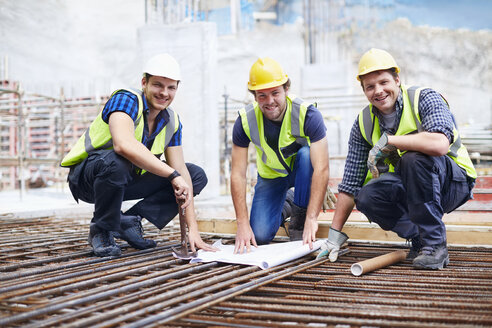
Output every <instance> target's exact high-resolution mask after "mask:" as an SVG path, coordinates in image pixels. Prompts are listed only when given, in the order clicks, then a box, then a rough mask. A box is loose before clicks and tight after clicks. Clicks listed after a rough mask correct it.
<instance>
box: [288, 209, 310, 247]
mask: <svg viewBox="0 0 492 328" xmlns="http://www.w3.org/2000/svg"><path fill="white" fill-rule="evenodd" d="M304 222H306V209H305V208H302V207H299V206H297V205H296V204H294V203H292V216H291V217H290V223H289V238H290V240H291V241H294V240H302V232H303V231H304Z"/></svg>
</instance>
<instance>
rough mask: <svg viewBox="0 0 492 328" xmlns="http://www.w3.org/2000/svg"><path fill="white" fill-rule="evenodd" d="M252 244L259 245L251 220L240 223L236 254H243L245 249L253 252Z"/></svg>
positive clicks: (235, 248)
mask: <svg viewBox="0 0 492 328" xmlns="http://www.w3.org/2000/svg"><path fill="white" fill-rule="evenodd" d="M251 245H253V246H255V247H258V245H256V239H255V234H254V233H253V230H252V229H251V226H250V225H249V222H246V223H238V224H237V232H236V245H235V247H234V254H238V253H239V254H242V253H243V252H244V251H245V250H246V252H248V253H249V252H251Z"/></svg>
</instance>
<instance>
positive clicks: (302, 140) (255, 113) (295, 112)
mask: <svg viewBox="0 0 492 328" xmlns="http://www.w3.org/2000/svg"><path fill="white" fill-rule="evenodd" d="M308 105H309V104H308V103H304V101H303V100H302V99H300V98H294V99H293V100H291V98H290V97H287V109H286V112H285V116H284V120H283V121H282V126H281V130H280V131H281V134H280V136H279V142H278V145H279V149H278V151H279V154H280V156H281V158H279V155H277V154H276V153H275V154H274V150H272V149H271V148H270V147H269V146H268V143H267V142H266V140H262V137H261V136H260V135H263V131H264V126H263V113H261V110H260V108H259V107H258V105H257V103H256V102H255V103H254V104H249V105H248V106H246V108H244V109H242V110H241V111H240V115H241V117H242V118H244V119H245V120H246V124H245V123H244V122H243V129H244V132H245V133H246V135H247V136H248V137H249V138H250V140H251V142H252V143H253V144H254V145H255V146H256V164H257V169H258V173H259V174H260V176H261V177H263V178H276V177H282V176H286V175H288V174H289V170H287V168H286V167H285V166H284V164H282V162H283V163H285V165H286V166H289V167H290V166H291V165H290V164H291V163H292V158H293V156H290V157H289V158H288V159H286V158H284V155H283V152H282V151H283V150H286V149H287V146H288V145H291V144H292V143H293V142H297V143H298V144H299V145H300V146H301V147H302V146H304V145H308V144H309V138H308V137H306V136H305V135H304V119H305V115H306V111H307V106H308ZM289 114H290V115H289ZM258 120H260V122H261V124H262V125H261V126H259V125H258ZM301 122H302V123H301ZM289 123H290V126H286V125H288V124H289ZM260 131H261V132H260ZM283 131H288V132H289V133H288V135H287V134H286V133H285V132H284V133H282V132H283ZM289 135H291V136H292V137H293V138H294V140H292V138H291V137H289ZM284 145H285V146H284ZM265 147H268V149H265ZM268 153H271V157H270V158H269V157H268ZM272 162H276V166H277V167H272V165H268V164H267V163H272ZM281 167H282V168H281ZM269 170H271V171H273V172H269Z"/></svg>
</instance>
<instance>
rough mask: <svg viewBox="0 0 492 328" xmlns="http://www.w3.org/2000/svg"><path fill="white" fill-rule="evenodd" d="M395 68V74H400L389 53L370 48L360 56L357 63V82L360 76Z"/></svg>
mask: <svg viewBox="0 0 492 328" xmlns="http://www.w3.org/2000/svg"><path fill="white" fill-rule="evenodd" d="M390 68H395V69H396V73H400V68H399V67H398V65H397V64H396V61H395V59H394V58H393V56H391V55H390V54H389V52H387V51H385V50H381V49H376V48H372V49H371V50H369V51H367V52H366V53H365V54H363V55H362V57H361V58H360V61H359V73H358V74H357V80H358V81H360V76H361V75H365V74H368V73H371V72H375V71H379V70H384V69H390Z"/></svg>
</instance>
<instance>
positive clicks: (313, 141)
mask: <svg viewBox="0 0 492 328" xmlns="http://www.w3.org/2000/svg"><path fill="white" fill-rule="evenodd" d="M289 87H290V79H289V78H288V76H287V75H286V74H285V73H284V71H283V69H282V67H281V66H280V64H279V63H278V62H276V61H275V60H273V59H271V58H268V57H266V58H260V59H258V60H257V61H256V62H255V63H254V64H253V66H252V67H251V70H250V73H249V82H248V89H249V91H250V92H251V93H252V94H253V95H254V98H255V102H253V103H252V104H249V105H248V106H246V107H245V108H243V109H242V110H241V111H240V112H239V117H238V118H237V120H236V122H235V124H234V129H233V138H232V139H233V146H232V169H231V194H232V200H233V203H234V209H235V212H236V221H237V234H236V245H235V252H236V253H242V252H243V251H245V250H246V251H249V250H250V247H251V244H252V245H254V246H257V245H258V244H267V243H269V242H270V241H271V240H272V239H273V238H274V237H275V234H276V233H277V230H278V229H279V227H280V226H281V225H282V224H283V222H284V221H285V220H286V219H287V217H289V216H290V217H291V219H290V223H289V230H288V231H289V236H290V239H291V240H300V239H302V240H303V242H304V244H309V245H310V247H311V248H312V242H313V241H315V239H316V231H317V230H318V223H317V218H318V215H319V213H320V210H321V207H322V203H323V201H324V200H325V197H326V194H327V190H328V193H329V188H328V189H327V184H328V177H329V166H328V144H327V139H326V127H325V125H324V123H323V118H322V116H321V113H320V112H319V111H318V110H317V109H316V107H315V106H314V105H313V104H311V103H308V102H305V101H304V100H302V99H300V98H297V97H295V96H293V95H290V94H289ZM250 143H253V145H254V146H255V148H256V166H257V170H258V179H257V183H256V186H255V193H254V197H253V203H252V207H251V215H250V216H248V210H247V205H246V171H247V167H248V146H249V144H250ZM291 187H294V192H293V195H292V191H291V190H289V189H290V188H291ZM288 191H289V192H288ZM287 195H289V196H287ZM286 198H287V199H286Z"/></svg>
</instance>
